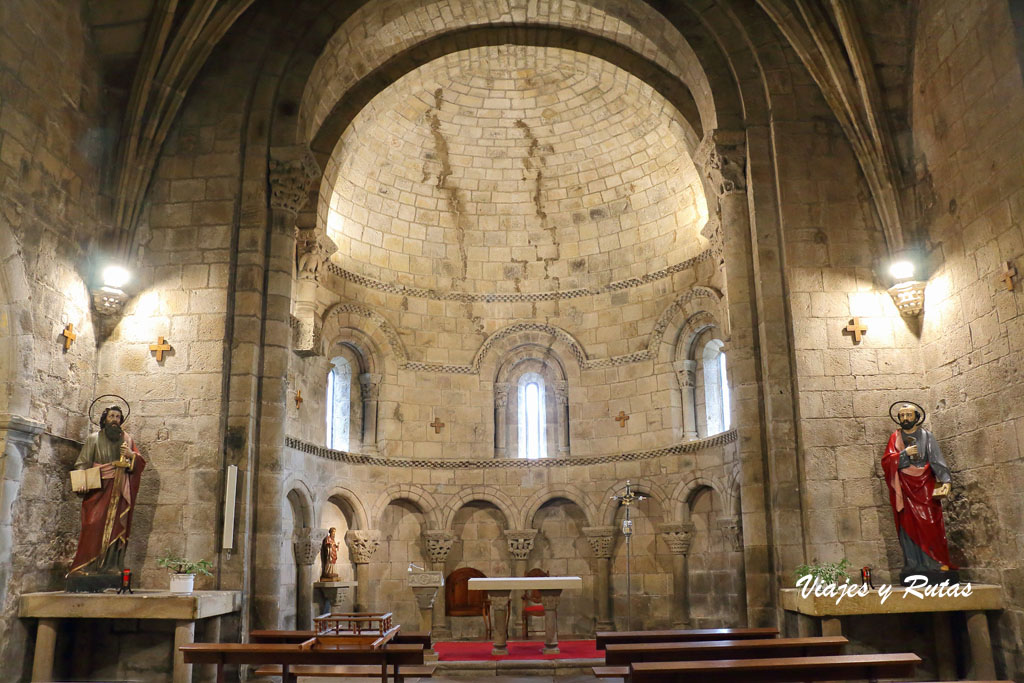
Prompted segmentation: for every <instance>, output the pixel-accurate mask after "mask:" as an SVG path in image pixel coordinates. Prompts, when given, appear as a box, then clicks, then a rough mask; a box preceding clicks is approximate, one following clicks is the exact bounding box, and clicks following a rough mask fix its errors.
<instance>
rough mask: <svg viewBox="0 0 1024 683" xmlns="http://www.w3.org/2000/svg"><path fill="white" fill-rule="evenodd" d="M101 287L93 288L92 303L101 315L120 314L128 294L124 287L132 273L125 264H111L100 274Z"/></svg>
mask: <svg viewBox="0 0 1024 683" xmlns="http://www.w3.org/2000/svg"><path fill="white" fill-rule="evenodd" d="M100 275H101V276H100V283H101V284H100V287H99V289H96V290H93V293H92V305H93V306H94V307H95V308H96V312H97V313H99V314H100V315H118V314H120V313H121V309H122V308H124V304H125V302H126V301H128V295H127V294H125V292H124V289H122V288H123V287H124V286H125V285H126V284H128V281H129V280H130V279H131V273H129V272H128V269H127V268H125V267H124V266H120V265H116V264H111V265H108V266H106V267H105V268H104V269H103V271H102V272H101V274H100Z"/></svg>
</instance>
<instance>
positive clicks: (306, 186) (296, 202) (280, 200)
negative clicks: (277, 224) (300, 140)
mask: <svg viewBox="0 0 1024 683" xmlns="http://www.w3.org/2000/svg"><path fill="white" fill-rule="evenodd" d="M276 156H278V158H272V159H271V160H270V164H269V182H270V208H272V209H280V210H282V211H288V212H290V213H292V214H298V213H299V211H301V210H302V207H303V206H305V204H306V201H307V200H308V199H309V193H310V191H311V190H312V189H313V185H314V183H315V182H316V181H317V179H318V178H320V167H319V165H318V164H317V163H316V159H315V158H313V154H312V153H311V152H310V151H309V150H308V149H305V148H302V147H297V148H289V149H286V150H282V151H280V152H279V153H278V154H277V155H276Z"/></svg>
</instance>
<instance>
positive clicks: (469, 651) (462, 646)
mask: <svg viewBox="0 0 1024 683" xmlns="http://www.w3.org/2000/svg"><path fill="white" fill-rule="evenodd" d="M595 645H596V644H595V643H594V641H593V640H560V641H558V649H559V650H561V653H560V654H557V655H545V654H541V648H543V647H544V643H542V642H540V641H539V640H538V641H509V643H508V654H507V655H492V654H491V648H492V647H493V645H492V643H490V642H480V641H473V642H468V643H461V642H460V643H434V650H435V651H436V652H437V658H438V660H439V661H442V662H494V661H498V660H502V659H602V658H603V657H604V653H603V652H599V651H598V649H597V648H596V647H595Z"/></svg>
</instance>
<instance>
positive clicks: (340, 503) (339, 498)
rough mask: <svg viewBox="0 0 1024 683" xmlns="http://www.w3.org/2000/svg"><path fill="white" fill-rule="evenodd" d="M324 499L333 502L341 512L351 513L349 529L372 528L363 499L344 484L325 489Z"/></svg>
mask: <svg viewBox="0 0 1024 683" xmlns="http://www.w3.org/2000/svg"><path fill="white" fill-rule="evenodd" d="M324 500H326V501H327V502H329V503H334V505H336V506H337V507H338V509H340V510H341V511H342V513H343V514H344V513H346V512H347V513H350V514H351V515H352V520H351V523H350V524H349V528H350V529H371V528H373V527H371V526H370V525H369V520H370V518H369V517H368V516H367V514H366V508H365V507H364V506H363V501H362V500H361V499H360V498H359V496H358V495H357V494H356V493H355V492H354V491H352V490H351V489H348V488H345V487H344V486H332V487H331V488H329V489H328V490H327V491H326V493H325V495H324Z"/></svg>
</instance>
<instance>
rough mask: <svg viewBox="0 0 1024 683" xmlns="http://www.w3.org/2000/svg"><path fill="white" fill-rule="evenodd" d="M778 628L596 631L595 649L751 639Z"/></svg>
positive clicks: (768, 635) (776, 632)
mask: <svg viewBox="0 0 1024 683" xmlns="http://www.w3.org/2000/svg"><path fill="white" fill-rule="evenodd" d="M777 635H779V629H777V628H773V627H764V628H761V627H759V628H694V629H667V630H664V631H598V632H597V636H596V638H595V640H596V641H597V649H598V650H603V649H604V647H605V645H607V644H609V643H687V642H694V641H701V640H752V639H764V638H774V637H776V636H777Z"/></svg>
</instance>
